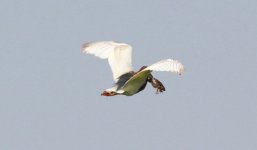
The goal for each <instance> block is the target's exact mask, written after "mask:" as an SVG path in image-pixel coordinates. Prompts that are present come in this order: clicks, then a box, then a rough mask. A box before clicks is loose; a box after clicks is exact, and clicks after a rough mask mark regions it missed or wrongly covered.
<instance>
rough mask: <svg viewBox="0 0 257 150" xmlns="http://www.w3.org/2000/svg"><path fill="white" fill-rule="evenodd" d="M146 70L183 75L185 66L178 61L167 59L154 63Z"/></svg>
mask: <svg viewBox="0 0 257 150" xmlns="http://www.w3.org/2000/svg"><path fill="white" fill-rule="evenodd" d="M144 70H151V71H169V72H175V73H178V74H179V75H181V74H182V73H183V72H184V66H183V65H182V64H181V63H180V62H179V61H177V60H173V59H165V60H161V61H159V62H157V63H154V64H152V65H151V66H148V67H147V68H145V69H144Z"/></svg>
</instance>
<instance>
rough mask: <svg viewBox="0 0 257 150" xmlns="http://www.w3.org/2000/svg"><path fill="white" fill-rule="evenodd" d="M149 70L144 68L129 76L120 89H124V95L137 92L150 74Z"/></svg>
mask: <svg viewBox="0 0 257 150" xmlns="http://www.w3.org/2000/svg"><path fill="white" fill-rule="evenodd" d="M150 73H151V71H150V70H144V71H141V72H139V73H137V74H135V75H134V76H133V77H132V78H130V79H129V80H128V81H127V82H126V83H125V84H124V86H123V87H122V88H121V90H123V91H124V93H123V94H124V95H127V96H131V95H134V94H136V93H137V92H139V89H140V88H141V87H142V86H143V85H144V84H145V83H146V80H147V78H148V76H149V75H150Z"/></svg>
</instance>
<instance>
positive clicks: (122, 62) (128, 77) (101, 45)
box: [82, 41, 184, 96]
mask: <svg viewBox="0 0 257 150" xmlns="http://www.w3.org/2000/svg"><path fill="white" fill-rule="evenodd" d="M82 52H84V53H88V54H93V55H95V56H97V57H99V58H102V59H108V62H109V65H110V67H111V69H112V72H113V79H114V81H115V86H114V87H112V88H109V89H106V90H105V91H104V92H103V93H102V94H101V95H102V96H114V95H126V96H131V95H134V94H136V93H138V92H140V91H142V90H143V89H144V88H145V86H146V84H147V82H150V83H151V84H152V86H153V87H154V88H156V89H157V93H159V92H163V91H165V87H164V86H163V84H162V83H161V82H160V81H159V80H157V79H156V78H154V77H153V76H152V74H151V72H152V71H169V72H176V73H178V74H182V72H183V71H184V67H183V65H182V64H181V63H180V62H178V61H177V60H173V59H165V60H161V61H159V62H157V63H155V64H153V65H150V66H148V67H146V66H143V67H142V68H141V69H140V70H139V71H138V72H134V71H133V69H132V59H131V54H132V47H131V46H130V45H128V44H125V43H117V42H113V41H101V42H91V43H86V44H84V45H83V47H82Z"/></svg>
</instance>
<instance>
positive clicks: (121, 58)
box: [82, 41, 133, 82]
mask: <svg viewBox="0 0 257 150" xmlns="http://www.w3.org/2000/svg"><path fill="white" fill-rule="evenodd" d="M82 52H84V53H88V54H93V55H95V56H97V57H99V58H102V59H108V62H109V65H110V67H111V69H112V73H113V79H114V81H115V82H116V81H117V80H118V78H119V77H120V76H121V75H122V74H124V73H127V72H130V71H132V70H133V68H132V60H131V55H132V47H131V46H130V45H128V44H125V43H116V42H113V41H102V42H92V43H86V44H84V45H83V48H82Z"/></svg>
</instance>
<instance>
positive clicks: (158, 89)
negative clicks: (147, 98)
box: [155, 86, 165, 94]
mask: <svg viewBox="0 0 257 150" xmlns="http://www.w3.org/2000/svg"><path fill="white" fill-rule="evenodd" d="M163 91H165V88H164V87H162V86H160V87H157V88H156V92H155V94H159V93H162V92H163Z"/></svg>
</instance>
